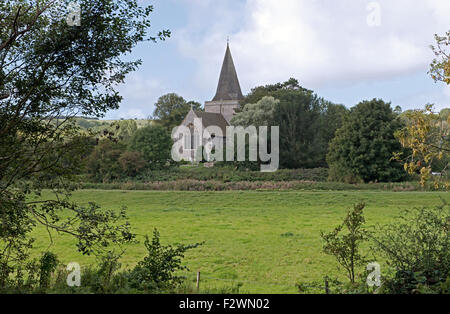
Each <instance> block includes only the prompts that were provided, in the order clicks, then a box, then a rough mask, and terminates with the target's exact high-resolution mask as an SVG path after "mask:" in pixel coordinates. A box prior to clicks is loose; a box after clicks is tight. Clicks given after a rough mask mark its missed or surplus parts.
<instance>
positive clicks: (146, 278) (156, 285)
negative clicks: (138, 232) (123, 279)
mask: <svg viewBox="0 0 450 314" xmlns="http://www.w3.org/2000/svg"><path fill="white" fill-rule="evenodd" d="M159 238H160V235H159V232H158V231H157V230H156V229H155V230H154V231H153V238H152V240H151V241H150V240H149V238H148V236H146V238H145V243H144V245H145V248H146V249H147V252H148V255H147V256H146V257H144V259H143V260H142V261H140V262H139V263H138V264H137V265H136V267H135V268H134V269H133V270H132V271H131V272H130V274H129V283H130V287H131V288H134V289H136V290H139V291H143V292H161V291H173V290H174V289H175V288H176V287H177V286H178V285H179V284H181V283H182V282H183V280H184V278H183V277H180V276H177V275H176V274H175V273H176V272H177V271H180V270H187V267H185V266H182V265H181V262H182V258H184V253H185V252H186V251H187V250H189V249H192V248H196V247H198V246H199V245H201V244H200V243H197V244H193V245H177V246H175V247H174V246H172V245H166V246H164V245H161V243H160V239H159Z"/></svg>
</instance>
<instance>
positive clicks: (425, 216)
mask: <svg viewBox="0 0 450 314" xmlns="http://www.w3.org/2000/svg"><path fill="white" fill-rule="evenodd" d="M449 231H450V206H449V204H446V203H443V205H441V206H437V207H433V208H414V209H411V210H406V211H404V212H403V213H402V215H401V216H400V217H398V218H397V221H396V222H394V223H392V224H389V225H387V226H384V227H380V228H379V232H378V236H376V237H374V243H375V248H376V249H377V251H378V252H380V253H381V254H382V256H384V257H385V258H386V259H387V262H388V266H389V267H390V269H391V272H392V275H391V276H387V277H386V278H385V279H384V284H383V287H384V289H385V291H386V292H387V293H395V294H399V293H421V292H427V293H430V292H432V293H450V290H449V286H448V285H446V282H447V281H448V279H449V276H450V246H449V245H450V237H449Z"/></svg>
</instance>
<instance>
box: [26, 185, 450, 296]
mask: <svg viewBox="0 0 450 314" xmlns="http://www.w3.org/2000/svg"><path fill="white" fill-rule="evenodd" d="M43 197H47V198H48V197H50V194H49V193H48V192H45V193H43ZM72 198H73V200H75V201H77V202H79V203H81V204H86V203H88V202H91V201H94V202H96V203H98V204H100V205H101V206H102V207H104V208H113V209H119V208H120V207H121V206H122V205H125V206H127V208H128V216H129V220H130V222H131V224H132V226H133V230H134V232H135V233H136V234H137V235H138V240H139V242H140V243H138V244H130V245H127V246H126V247H125V249H126V252H125V254H124V256H123V258H122V260H121V261H122V266H123V267H130V266H132V265H134V264H135V263H136V262H137V261H139V260H140V259H141V258H142V257H143V256H144V255H145V253H146V252H145V249H144V246H143V243H142V242H143V237H144V235H146V234H148V235H150V236H151V234H152V232H153V229H154V228H157V229H158V230H159V231H160V233H161V239H162V242H163V243H164V244H168V243H171V244H175V243H185V244H188V243H196V242H205V243H204V245H202V246H201V247H199V248H196V249H193V250H191V251H189V252H188V253H187V254H186V257H185V260H184V262H185V264H186V265H187V266H188V267H189V268H190V272H189V273H187V274H186V276H187V277H188V278H189V280H191V279H192V280H194V278H195V274H196V272H197V271H200V272H201V282H200V284H201V288H202V289H209V288H211V289H213V288H221V287H230V286H233V285H236V284H238V283H240V284H241V285H242V286H241V292H248V293H295V292H296V291H297V290H296V287H295V284H296V283H298V282H310V281H320V280H322V278H323V277H324V276H325V275H329V276H334V277H340V278H343V277H342V274H343V272H342V271H340V272H339V271H338V270H337V264H336V262H335V261H334V259H333V258H332V257H330V256H327V255H325V254H323V253H322V252H321V248H322V242H321V238H320V231H330V230H332V229H333V228H334V226H336V225H337V224H339V223H340V222H341V221H342V219H343V218H344V216H345V214H346V212H347V210H348V209H349V208H350V207H351V206H352V204H354V203H356V202H361V201H363V202H365V203H366V209H365V214H366V215H365V216H366V222H367V226H369V227H371V226H375V225H376V224H384V223H388V222H390V221H392V220H393V219H394V217H395V216H397V215H398V214H399V211H400V210H401V209H406V208H412V207H420V206H432V205H437V204H439V203H441V202H442V199H444V200H446V201H450V194H449V193H445V192H384V191H348V192H347V191H326V192H314V191H285V192H278V191H245V192H241V191H230V192H154V191H120V190H118V191H105V190H80V191H77V192H75V193H74V194H73V196H72ZM34 236H35V237H36V238H37V240H36V245H35V250H36V252H42V251H43V250H46V249H47V248H49V250H50V251H52V252H54V253H56V254H57V255H58V256H59V258H60V260H61V262H63V263H68V262H78V263H79V264H80V265H81V266H82V267H86V266H88V265H90V264H93V263H95V258H94V257H88V256H82V255H81V254H80V253H78V252H77V251H76V247H75V242H74V241H73V240H72V239H71V238H70V237H69V236H61V235H56V234H52V236H53V243H54V244H51V242H50V240H49V236H48V234H47V231H46V230H45V229H44V228H39V229H37V230H36V231H35V232H34ZM365 250H366V252H367V251H368V250H369V248H368V247H367V248H365ZM368 253H370V252H368ZM381 264H382V263H381Z"/></svg>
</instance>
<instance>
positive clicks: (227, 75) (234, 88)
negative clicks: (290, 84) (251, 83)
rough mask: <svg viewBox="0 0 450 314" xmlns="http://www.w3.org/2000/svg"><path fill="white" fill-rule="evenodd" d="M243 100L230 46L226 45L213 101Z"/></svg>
mask: <svg viewBox="0 0 450 314" xmlns="http://www.w3.org/2000/svg"><path fill="white" fill-rule="evenodd" d="M242 98H243V96H242V91H241V86H240V85H239V79H238V76H237V73H236V68H235V67H234V62H233V57H232V56H231V51H230V45H229V44H227V51H226V52H225V58H224V59H223V64H222V70H221V72H220V78H219V84H218V85H217V92H216V96H214V99H213V101H220V100H241V99H242Z"/></svg>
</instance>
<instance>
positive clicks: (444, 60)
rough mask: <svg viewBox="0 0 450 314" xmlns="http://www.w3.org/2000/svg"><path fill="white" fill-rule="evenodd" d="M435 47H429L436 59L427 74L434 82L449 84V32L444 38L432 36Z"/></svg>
mask: <svg viewBox="0 0 450 314" xmlns="http://www.w3.org/2000/svg"><path fill="white" fill-rule="evenodd" d="M434 38H435V39H436V46H431V49H432V50H433V52H434V55H435V56H436V58H435V59H434V60H433V62H432V63H431V66H430V71H429V73H430V74H431V77H432V78H433V80H435V81H442V82H444V83H445V84H447V85H449V84H450V51H449V46H450V31H448V32H446V33H445V35H444V36H439V35H434Z"/></svg>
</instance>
